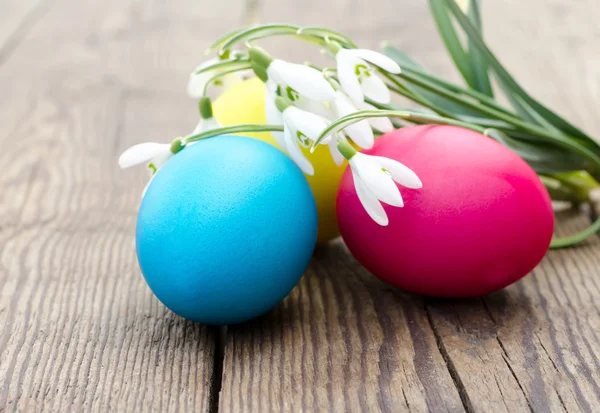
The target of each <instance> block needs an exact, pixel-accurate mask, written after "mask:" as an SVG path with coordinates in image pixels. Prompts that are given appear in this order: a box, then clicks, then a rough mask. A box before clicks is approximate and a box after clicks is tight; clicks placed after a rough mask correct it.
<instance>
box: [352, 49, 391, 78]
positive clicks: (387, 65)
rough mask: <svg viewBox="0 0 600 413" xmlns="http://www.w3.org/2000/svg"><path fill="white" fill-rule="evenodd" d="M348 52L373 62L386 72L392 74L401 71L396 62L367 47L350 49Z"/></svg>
mask: <svg viewBox="0 0 600 413" xmlns="http://www.w3.org/2000/svg"><path fill="white" fill-rule="evenodd" d="M349 52H350V53H352V54H353V55H354V56H356V57H359V58H361V59H363V60H366V61H367V62H369V63H373V64H374V65H375V66H378V67H380V68H382V69H383V70H385V71H386V72H389V73H393V74H398V73H400V72H401V70H400V66H398V63H396V62H394V61H393V60H392V59H390V58H389V57H387V56H386V55H384V54H382V53H379V52H375V51H373V50H367V49H350V50H349Z"/></svg>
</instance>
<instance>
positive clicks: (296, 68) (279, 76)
mask: <svg viewBox="0 0 600 413" xmlns="http://www.w3.org/2000/svg"><path fill="white" fill-rule="evenodd" d="M267 75H268V76H269V79H270V80H272V81H273V82H275V83H276V84H278V85H280V86H284V87H285V86H289V87H290V88H292V89H293V90H294V91H296V92H297V93H298V94H300V95H302V96H306V97H307V98H309V99H313V100H316V101H318V102H328V101H331V100H333V99H334V97H335V91H334V90H333V88H332V87H331V85H330V84H329V82H327V80H325V78H324V77H323V74H322V73H321V72H319V71H318V70H316V69H313V68H312V67H308V66H305V65H299V64H296V63H290V62H285V61H283V60H278V59H275V60H273V61H272V62H271V63H270V64H269V66H268V67H267Z"/></svg>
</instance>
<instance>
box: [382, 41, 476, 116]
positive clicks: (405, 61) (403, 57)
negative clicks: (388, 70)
mask: <svg viewBox="0 0 600 413" xmlns="http://www.w3.org/2000/svg"><path fill="white" fill-rule="evenodd" d="M382 51H383V53H384V54H385V55H386V56H387V57H389V58H390V59H392V60H394V61H395V62H396V63H398V65H400V67H401V68H402V70H403V71H404V72H406V73H410V74H412V75H414V76H416V77H418V78H419V79H421V80H422V81H425V82H427V81H429V82H432V83H436V84H437V85H438V86H440V87H443V88H445V89H450V88H449V87H448V86H452V87H453V85H451V84H449V83H447V82H443V81H440V82H438V79H437V78H436V77H435V76H428V75H425V73H424V72H425V69H424V68H423V66H421V65H420V64H419V63H418V62H417V61H415V60H414V59H412V58H411V57H410V56H408V55H407V54H406V53H404V52H403V51H402V50H400V49H397V48H395V47H392V46H389V45H384V46H383V49H382ZM405 80H406V81H407V82H409V83H411V85H410V86H411V89H413V90H415V91H416V92H418V93H419V94H420V95H421V96H423V97H424V98H425V99H426V100H428V101H429V102H431V103H433V104H434V105H435V106H437V107H439V108H442V109H444V110H445V111H447V112H450V113H453V114H456V115H464V116H472V117H477V116H482V115H481V113H480V112H478V111H476V110H473V109H471V108H469V107H465V106H463V105H461V104H459V103H456V102H455V101H453V100H450V99H447V98H445V97H443V96H440V95H438V94H436V93H434V92H431V91H429V90H427V89H425V88H423V87H420V86H417V85H415V84H414V83H412V82H410V80H408V79H406V78H405ZM450 91H452V92H454V90H452V89H450Z"/></svg>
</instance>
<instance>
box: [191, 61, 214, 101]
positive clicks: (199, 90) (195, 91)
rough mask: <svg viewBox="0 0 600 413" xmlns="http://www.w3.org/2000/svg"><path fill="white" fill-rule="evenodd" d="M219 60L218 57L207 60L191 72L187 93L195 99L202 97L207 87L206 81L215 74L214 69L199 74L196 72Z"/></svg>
mask: <svg viewBox="0 0 600 413" xmlns="http://www.w3.org/2000/svg"><path fill="white" fill-rule="evenodd" d="M218 61H219V59H218V58H213V59H209V60H207V61H205V62H202V63H200V64H199V65H198V66H197V67H196V68H195V69H194V71H193V72H192V73H191V74H190V79H189V80H188V85H187V94H188V96H189V97H191V98H194V99H200V98H201V97H202V96H203V95H204V88H205V87H206V83H207V82H208V81H209V80H210V78H211V77H212V76H213V75H214V71H212V70H211V71H208V72H204V73H200V74H199V75H197V74H196V72H197V71H198V70H200V69H203V68H205V67H206V66H209V65H212V64H214V63H217V62H218Z"/></svg>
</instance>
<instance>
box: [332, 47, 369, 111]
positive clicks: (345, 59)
mask: <svg viewBox="0 0 600 413" xmlns="http://www.w3.org/2000/svg"><path fill="white" fill-rule="evenodd" d="M335 59H336V62H337V72H338V79H339V81H340V85H341V86H342V89H343V90H344V92H346V94H347V95H348V96H349V97H350V99H351V100H352V102H354V104H355V105H360V104H361V103H362V102H363V101H364V100H365V98H364V96H363V92H362V89H361V87H360V82H359V80H358V77H357V75H356V71H355V68H356V65H360V64H364V62H363V61H362V60H361V59H359V58H357V57H356V56H354V55H353V54H352V53H348V50H346V49H341V50H340V51H339V52H337V54H336V55H335Z"/></svg>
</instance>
